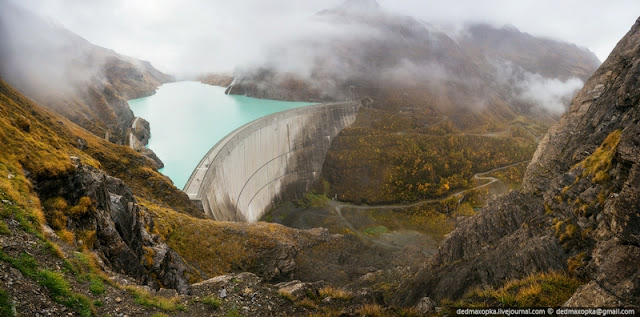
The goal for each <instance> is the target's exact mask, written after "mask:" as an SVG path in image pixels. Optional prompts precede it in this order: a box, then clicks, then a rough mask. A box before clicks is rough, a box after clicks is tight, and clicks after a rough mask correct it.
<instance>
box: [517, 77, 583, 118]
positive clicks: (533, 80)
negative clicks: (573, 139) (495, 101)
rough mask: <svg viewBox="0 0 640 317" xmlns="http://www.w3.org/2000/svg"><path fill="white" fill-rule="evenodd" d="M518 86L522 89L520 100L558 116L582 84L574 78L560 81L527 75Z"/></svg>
mask: <svg viewBox="0 0 640 317" xmlns="http://www.w3.org/2000/svg"><path fill="white" fill-rule="evenodd" d="M518 85H519V87H520V88H521V89H522V92H521V93H520V98H522V99H524V100H525V101H529V102H533V103H534V104H537V105H539V106H541V107H543V108H544V109H546V110H548V111H549V112H551V113H553V114H556V115H560V114H562V113H563V112H565V110H566V105H568V104H569V103H570V102H571V99H572V98H573V97H574V96H575V94H576V93H577V92H578V91H579V90H580V89H581V88H582V86H583V85H584V82H582V80H580V79H579V78H575V77H574V78H569V79H567V80H565V81H562V80H560V79H556V78H545V77H542V76H541V75H539V74H532V73H527V74H526V75H525V78H524V80H523V81H521V82H520V83H519V84H518Z"/></svg>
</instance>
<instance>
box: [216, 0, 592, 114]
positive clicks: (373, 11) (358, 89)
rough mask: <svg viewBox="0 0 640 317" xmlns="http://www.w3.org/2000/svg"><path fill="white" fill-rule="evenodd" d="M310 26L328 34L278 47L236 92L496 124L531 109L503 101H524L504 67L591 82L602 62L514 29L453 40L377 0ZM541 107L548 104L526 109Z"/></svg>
mask: <svg viewBox="0 0 640 317" xmlns="http://www.w3.org/2000/svg"><path fill="white" fill-rule="evenodd" d="M308 24H309V25H308V27H309V28H311V27H314V26H315V27H317V28H320V29H323V31H317V32H313V31H310V34H305V36H304V37H303V38H301V39H298V40H296V41H292V42H290V43H285V44H283V45H280V46H278V47H274V48H273V53H272V54H271V55H270V56H268V57H267V58H266V62H264V63H262V64H258V65H247V67H246V68H244V69H240V70H239V71H237V73H236V81H235V83H234V84H233V86H232V87H230V89H229V91H228V92H229V93H232V94H246V95H250V96H255V97H259V98H271V99H282V100H305V101H328V100H331V101H334V100H344V99H359V98H363V97H365V96H369V97H372V98H373V99H374V100H375V101H376V106H377V107H379V108H382V109H396V110H397V109H399V108H400V109H405V110H406V109H414V110H415V109H418V111H421V112H434V111H435V112H449V113H451V112H454V113H455V112H457V111H459V110H464V111H467V110H472V109H475V110H476V112H482V111H483V109H482V108H483V107H486V108H488V109H490V111H485V112H486V113H492V114H493V116H494V117H495V118H496V119H500V118H507V119H509V118H512V116H513V110H518V112H519V113H523V110H527V109H517V108H515V107H514V105H503V104H504V103H505V102H510V101H512V100H515V99H517V98H515V97H516V94H517V91H516V92H505V89H507V88H510V89H515V87H513V86H514V85H515V84H516V83H510V82H508V81H507V80H506V79H513V80H520V79H519V78H506V79H505V78H499V77H504V76H509V77H511V76H516V75H517V74H513V75H512V74H508V75H507V74H505V72H504V70H503V69H502V68H503V67H504V66H505V65H504V64H509V67H511V68H514V70H513V71H518V72H522V73H525V72H527V73H532V74H540V75H541V76H542V77H544V78H549V79H551V78H556V79H559V80H561V81H566V80H568V79H570V78H573V77H576V78H579V79H581V80H586V79H587V78H588V77H589V75H590V74H591V73H592V72H593V71H594V70H595V68H596V67H597V66H598V65H599V61H598V60H597V58H596V57H595V55H594V54H593V53H591V52H589V51H587V50H584V49H580V48H578V47H576V46H575V45H571V44H567V43H561V42H557V41H552V40H546V39H539V38H535V37H533V36H531V35H529V34H526V33H521V32H519V31H517V30H514V29H506V28H502V29H496V28H493V27H490V26H487V25H470V26H469V27H467V29H466V30H465V31H464V32H462V34H463V35H462V36H458V39H457V40H454V39H452V38H451V37H450V36H448V35H447V34H445V33H443V32H440V31H438V30H437V29H436V28H434V27H432V26H429V25H427V24H425V23H422V22H420V21H418V20H416V19H414V18H411V17H406V16H399V15H395V14H392V13H389V12H387V11H385V10H384V9H383V8H381V7H380V6H379V4H378V3H377V2H376V1H346V2H345V3H343V4H342V5H340V6H338V7H336V8H333V9H329V10H324V11H321V12H319V13H318V14H316V15H315V16H314V17H313V19H311V20H310V21H309V22H308ZM337 30H341V32H337ZM334 31H335V32H334ZM503 86H506V87H503ZM569 97H571V92H569ZM497 100H499V101H497ZM500 101H501V102H500ZM533 106H540V105H528V107H527V108H532V107H533ZM414 112H416V111H414ZM524 113H527V112H524Z"/></svg>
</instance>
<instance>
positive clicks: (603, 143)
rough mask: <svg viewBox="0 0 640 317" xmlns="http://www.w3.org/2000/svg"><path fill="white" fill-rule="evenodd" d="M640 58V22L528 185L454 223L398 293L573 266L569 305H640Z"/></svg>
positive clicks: (449, 291)
mask: <svg viewBox="0 0 640 317" xmlns="http://www.w3.org/2000/svg"><path fill="white" fill-rule="evenodd" d="M638 57H640V19H639V20H638V21H636V23H635V24H634V25H633V27H632V28H631V30H630V31H629V33H627V35H626V36H625V37H624V38H623V39H622V40H621V41H620V42H619V43H618V45H617V46H616V48H615V49H614V50H613V52H612V53H611V55H610V56H609V58H608V59H607V60H606V61H605V62H604V63H603V65H602V66H601V67H600V68H599V69H598V70H597V71H596V72H595V74H594V75H593V76H592V77H591V78H590V79H589V80H588V81H587V83H586V84H585V86H584V88H583V89H582V90H581V91H580V92H579V93H578V95H577V96H576V97H575V98H574V100H573V102H572V105H571V108H570V110H569V111H568V112H567V113H566V114H565V115H563V117H562V119H561V120H560V121H559V122H558V123H557V124H556V125H554V126H553V127H552V128H551V129H550V130H549V132H548V133H547V135H546V136H545V137H544V139H543V140H542V141H541V143H540V146H539V147H538V149H537V151H536V153H535V155H534V157H533V160H532V162H531V163H530V164H529V166H528V168H527V172H526V174H525V179H524V184H523V187H524V188H523V189H522V190H520V191H518V192H512V193H510V194H508V195H506V196H503V197H500V198H499V199H497V200H496V201H494V202H492V203H491V204H489V206H487V207H486V208H485V209H483V211H482V212H481V213H480V214H479V215H477V216H475V217H472V218H470V219H469V220H468V221H466V222H465V223H463V224H461V225H460V226H459V227H458V228H456V230H454V231H453V232H452V233H451V234H450V236H449V237H448V238H447V239H446V240H445V242H444V243H443V245H442V246H441V248H440V250H439V252H438V255H437V256H436V257H435V258H434V259H433V260H432V261H430V262H429V263H428V264H427V265H426V267H424V268H423V269H422V271H421V272H420V273H419V274H418V275H417V276H416V278H415V280H414V281H413V282H407V285H406V288H405V292H403V293H402V294H399V295H398V297H397V300H399V301H402V302H405V303H415V302H417V301H418V300H419V299H420V298H421V297H423V296H431V297H432V298H437V299H444V298H451V299H456V298H461V297H462V296H463V295H464V294H465V293H466V292H468V291H470V290H472V289H473V288H476V287H483V286H485V285H489V286H500V285H503V284H505V283H506V282H508V281H509V280H513V279H520V278H523V277H525V276H526V275H527V274H530V272H549V271H565V272H567V274H570V275H571V276H573V277H575V278H577V279H579V280H580V281H581V283H583V284H584V285H583V286H582V287H580V288H579V289H578V290H577V291H576V292H575V294H574V295H573V296H572V297H571V299H569V300H568V302H567V305H569V306H575V307H580V306H600V307H619V306H633V307H638V306H639V305H640V301H639V300H638V299H639V298H640V284H639V281H640V278H639V277H640V271H638V266H637V265H635V263H637V262H638V261H639V260H640V240H638V237H639V236H640V217H639V215H638V210H640V188H639V187H638V186H637V184H638V183H639V182H640V178H639V175H640V152H639V148H640V138H639V136H640V133H639V132H640V130H639V127H640V125H639V124H638V123H639V122H640V95H639V94H638V91H640V90H639V88H640V87H639V86H638V85H639V83H640V81H639V80H638V79H639V78H640V59H639V58H638ZM496 259H500V260H499V261H496Z"/></svg>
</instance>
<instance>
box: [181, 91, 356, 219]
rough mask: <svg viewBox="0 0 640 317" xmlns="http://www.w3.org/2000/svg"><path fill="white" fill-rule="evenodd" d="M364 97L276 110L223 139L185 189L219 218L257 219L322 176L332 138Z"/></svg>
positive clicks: (211, 213) (353, 113)
mask: <svg viewBox="0 0 640 317" xmlns="http://www.w3.org/2000/svg"><path fill="white" fill-rule="evenodd" d="M361 106H362V103H361V102H360V101H350V102H342V103H332V104H321V105H315V106H307V107H303V108H296V109H291V110H287V111H284V112H279V113H275V114H272V115H269V116H266V117H263V118H260V119H258V120H255V121H253V122H250V123H248V124H246V125H244V126H242V127H240V128H238V129H236V130H235V131H233V132H232V133H230V134H229V135H227V136H226V137H225V138H224V139H222V140H220V142H218V143H217V144H216V145H215V146H214V147H213V148H211V150H209V152H208V153H207V154H206V155H205V156H204V158H203V159H202V160H201V161H200V163H199V164H198V166H197V167H196V169H195V170H194V171H193V173H192V174H191V177H190V178H189V180H188V181H187V183H186V185H185V187H184V191H185V192H186V193H187V195H189V198H190V199H191V200H192V201H193V202H194V203H196V204H197V205H198V206H201V208H202V210H203V211H204V213H205V214H206V215H208V216H209V217H211V218H214V219H216V220H219V221H243V222H256V221H258V220H259V219H260V218H261V217H262V216H263V215H264V214H265V213H266V212H267V211H269V210H270V209H271V208H273V207H274V206H275V205H277V204H278V203H280V202H282V201H284V200H287V199H295V198H296V197H299V196H300V195H301V194H303V193H304V192H306V191H307V190H309V188H310V186H311V185H312V184H313V183H314V181H316V180H317V177H318V176H319V175H320V172H321V170H322V165H323V164H324V159H325V156H326V154H327V151H328V150H329V147H330V146H331V141H332V140H333V138H334V137H335V136H336V135H338V133H339V132H340V131H342V129H344V128H345V127H347V126H349V125H351V124H352V123H353V122H354V121H355V120H356V117H357V115H358V110H359V109H360V107H361Z"/></svg>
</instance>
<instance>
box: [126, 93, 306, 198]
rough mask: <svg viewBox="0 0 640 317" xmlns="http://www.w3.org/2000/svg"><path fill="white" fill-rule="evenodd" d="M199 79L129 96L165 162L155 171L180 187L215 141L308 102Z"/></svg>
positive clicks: (156, 151) (150, 143) (150, 146)
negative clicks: (238, 92)
mask: <svg viewBox="0 0 640 317" xmlns="http://www.w3.org/2000/svg"><path fill="white" fill-rule="evenodd" d="M224 90H225V89H224V88H222V87H216V86H210V85H205V84H202V83H199V82H177V83H170V84H165V85H162V86H161V87H160V88H158V91H157V92H156V94H155V95H153V96H150V97H145V98H140V99H134V100H129V106H130V107H131V110H133V113H134V114H135V115H136V116H138V117H141V118H144V119H146V120H147V121H149V123H150V125H151V139H150V140H149V145H148V147H149V148H150V149H152V150H153V151H154V152H155V153H156V154H157V155H158V157H160V159H161V160H162V161H163V162H164V165H165V167H164V168H163V169H162V170H160V171H161V172H162V173H163V174H165V175H167V176H169V178H171V180H172V181H173V182H174V184H175V185H176V187H178V188H183V187H184V185H185V183H186V182H187V180H189V176H191V172H193V169H195V168H196V166H197V165H198V163H199V162H200V160H201V159H202V158H203V157H204V155H205V154H207V152H208V151H209V150H210V149H211V147H213V146H214V145H215V144H216V143H217V142H218V141H219V140H221V139H222V138H224V137H225V136H226V135H227V134H229V133H230V132H232V131H233V130H235V129H236V128H239V127H240V126H242V125H244V124H246V123H248V122H251V121H253V120H255V119H258V118H260V117H264V116H266V115H269V114H272V113H275V112H280V111H284V110H288V109H293V108H298V107H303V106H308V105H311V104H312V103H305V102H284V101H276V100H264V99H255V98H249V97H245V96H234V95H225V94H224Z"/></svg>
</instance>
